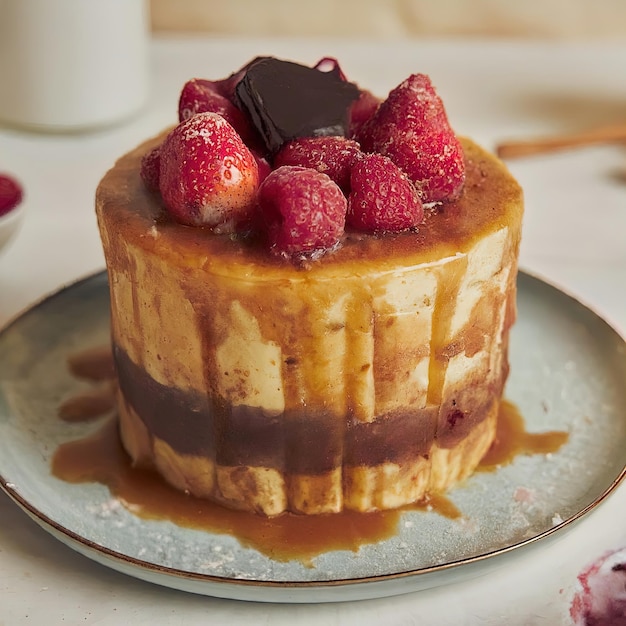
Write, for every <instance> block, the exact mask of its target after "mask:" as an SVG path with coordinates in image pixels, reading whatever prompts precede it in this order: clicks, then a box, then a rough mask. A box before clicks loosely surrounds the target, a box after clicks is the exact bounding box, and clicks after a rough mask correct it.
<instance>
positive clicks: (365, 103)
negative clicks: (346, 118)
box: [350, 90, 380, 137]
mask: <svg viewBox="0 0 626 626" xmlns="http://www.w3.org/2000/svg"><path fill="white" fill-rule="evenodd" d="M379 105H380V98H378V97H376V96H375V95H374V94H373V93H372V92H371V91H367V90H362V91H361V93H360V95H359V98H358V100H355V101H354V103H353V104H352V107H351V108H350V137H356V136H357V135H358V134H359V132H360V130H361V128H362V127H363V124H365V122H367V121H368V120H369V119H370V117H372V115H374V113H376V109H378V107H379Z"/></svg>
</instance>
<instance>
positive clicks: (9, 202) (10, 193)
mask: <svg viewBox="0 0 626 626" xmlns="http://www.w3.org/2000/svg"><path fill="white" fill-rule="evenodd" d="M22 197H23V191H22V187H21V186H20V184H19V183H18V182H17V181H16V180H15V179H14V178H13V177H11V176H9V175H8V174H2V173H0V217H1V216H2V215H6V214H7V213H9V212H10V211H12V210H13V209H14V208H15V207H16V206H17V205H18V204H20V202H22Z"/></svg>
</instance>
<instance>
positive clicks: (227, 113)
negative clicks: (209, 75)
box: [178, 78, 255, 143]
mask: <svg viewBox="0 0 626 626" xmlns="http://www.w3.org/2000/svg"><path fill="white" fill-rule="evenodd" d="M225 80H226V79H225ZM221 82H222V81H218V82H213V81H210V80H204V79H202V78H194V79H192V80H190V81H187V82H186V83H185V85H184V87H183V89H182V91H181V93H180V98H179V100H178V121H179V122H184V121H185V120H186V119H188V118H190V117H191V116H192V115H195V114H196V113H204V112H205V111H212V112H213V113H219V114H220V115H221V116H222V117H223V118H224V119H225V120H226V121H227V122H228V123H229V124H230V125H231V126H232V127H233V128H234V129H235V130H236V131H237V132H238V133H239V135H240V136H241V138H242V139H243V140H244V142H246V143H248V142H252V141H253V140H254V137H255V133H254V130H253V128H252V126H251V125H250V122H249V121H248V118H247V117H246V116H245V115H244V113H243V112H242V111H240V110H239V109H238V108H237V107H236V106H235V105H234V104H233V103H232V102H231V101H230V100H229V99H228V98H227V97H226V96H225V95H223V94H222V93H220V92H219V89H220V87H221V84H220V83H221Z"/></svg>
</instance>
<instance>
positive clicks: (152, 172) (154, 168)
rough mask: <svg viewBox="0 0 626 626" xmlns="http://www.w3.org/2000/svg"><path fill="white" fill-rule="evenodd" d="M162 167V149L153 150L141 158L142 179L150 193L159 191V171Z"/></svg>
mask: <svg viewBox="0 0 626 626" xmlns="http://www.w3.org/2000/svg"><path fill="white" fill-rule="evenodd" d="M160 167H161V147H160V146H157V147H156V148H152V150H150V151H149V152H146V154H144V155H143V157H141V170H140V174H141V179H142V180H143V182H144V184H145V185H146V187H147V188H148V189H150V191H158V189H159V169H160Z"/></svg>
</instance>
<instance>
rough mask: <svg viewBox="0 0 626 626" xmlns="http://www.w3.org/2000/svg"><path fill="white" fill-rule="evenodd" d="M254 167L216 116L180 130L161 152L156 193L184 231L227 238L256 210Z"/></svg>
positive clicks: (207, 116) (198, 116) (243, 147)
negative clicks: (198, 228)
mask: <svg viewBox="0 0 626 626" xmlns="http://www.w3.org/2000/svg"><path fill="white" fill-rule="evenodd" d="M258 183H259V171H258V166H257V162H256V160H255V158H254V156H253V155H252V153H251V152H250V150H249V149H248V148H247V147H246V145H245V144H244V143H243V141H242V140H241V138H240V137H239V135H238V134H237V132H236V131H235V129H234V128H233V127H232V126H231V125H230V124H229V123H228V122H227V121H226V120H225V119H224V118H223V117H222V116H220V115H218V114H217V113H210V112H207V113H198V114H196V115H194V116H192V117H190V118H189V119H187V120H185V121H184V122H182V123H181V124H179V125H178V126H177V127H176V128H175V129H174V130H172V131H171V132H170V134H169V135H168V136H167V137H166V138H165V141H164V142H163V145H162V146H161V167H160V172H159V188H160V190H161V195H162V196H163V201H164V202H165V205H166V207H167V208H168V210H169V212H170V213H171V215H172V216H173V217H174V218H175V219H176V220H178V221H179V222H182V223H183V224H188V225H202V224H205V225H207V226H212V227H214V229H215V231H216V232H232V231H233V230H235V228H236V225H237V223H238V222H239V221H240V220H245V219H247V217H248V214H249V213H250V211H251V210H252V209H253V207H254V204H255V198H256V192H257V188H258Z"/></svg>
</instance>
